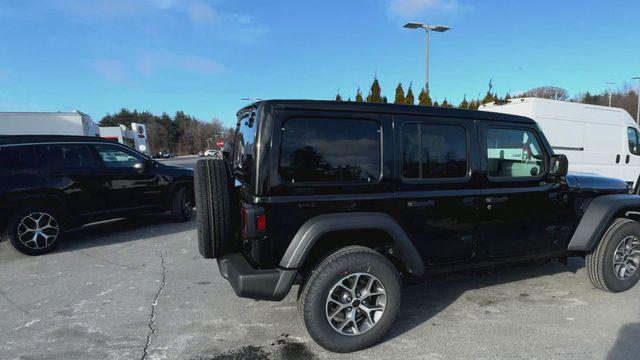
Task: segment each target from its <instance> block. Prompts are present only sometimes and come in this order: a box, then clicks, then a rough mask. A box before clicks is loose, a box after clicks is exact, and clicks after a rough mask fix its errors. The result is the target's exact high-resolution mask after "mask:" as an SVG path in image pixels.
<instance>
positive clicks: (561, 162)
mask: <svg viewBox="0 0 640 360" xmlns="http://www.w3.org/2000/svg"><path fill="white" fill-rule="evenodd" d="M567 172H569V160H568V159H567V156H566V155H564V154H557V155H553V156H552V157H551V161H550V164H549V174H551V175H554V176H560V177H562V176H567Z"/></svg>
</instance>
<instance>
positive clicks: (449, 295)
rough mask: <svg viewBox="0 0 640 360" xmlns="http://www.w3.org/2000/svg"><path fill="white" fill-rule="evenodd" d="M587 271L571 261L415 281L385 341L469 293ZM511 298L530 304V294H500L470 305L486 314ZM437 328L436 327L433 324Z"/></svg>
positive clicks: (407, 287) (579, 262)
mask: <svg viewBox="0 0 640 360" xmlns="http://www.w3.org/2000/svg"><path fill="white" fill-rule="evenodd" d="M582 267H584V260H582V259H579V258H572V259H570V261H569V263H568V265H564V264H561V263H559V262H557V261H551V262H550V263H547V264H544V265H539V264H537V265H532V264H531V263H529V264H520V265H514V266H510V267H501V268H497V269H487V270H482V271H474V272H469V271H467V272H460V273H454V274H449V275H438V276H435V277H433V278H431V279H426V280H423V281H413V282H410V283H408V284H407V285H405V287H404V289H403V294H402V308H401V310H400V315H399V316H398V321H397V322H396V324H395V326H394V327H393V328H392V330H391V332H390V334H389V335H388V336H387V338H386V339H385V340H383V342H384V341H386V340H390V339H393V338H395V337H397V336H400V335H402V334H404V333H406V332H408V331H411V330H412V329H414V328H416V327H418V326H420V325H421V324H423V323H424V322H426V321H428V320H430V319H431V318H432V317H434V316H435V315H437V314H438V313H440V312H441V311H444V310H445V309H446V308H447V307H448V306H449V305H451V304H452V303H453V302H455V301H456V300H458V299H459V298H460V297H461V296H464V294H465V292H467V291H469V290H475V289H481V288H485V287H490V286H496V285H501V284H506V283H511V282H518V281H522V280H530V279H535V278H537V277H542V276H548V275H554V274H558V273H563V272H572V273H575V272H576V271H578V269H580V268H582ZM509 296H511V297H512V298H515V299H517V300H521V301H530V300H529V299H528V298H529V294H525V293H522V294H501V296H495V297H494V296H492V297H481V298H477V299H476V298H472V299H470V300H471V301H473V302H475V303H477V304H478V306H480V307H486V308H487V310H486V311H489V310H488V309H489V308H490V307H491V306H492V305H496V304H498V303H499V302H502V301H509V300H510V299H509V298H508V297H509ZM433 325H434V326H437V324H433Z"/></svg>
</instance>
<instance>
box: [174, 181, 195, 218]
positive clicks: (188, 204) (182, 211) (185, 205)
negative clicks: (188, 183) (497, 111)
mask: <svg viewBox="0 0 640 360" xmlns="http://www.w3.org/2000/svg"><path fill="white" fill-rule="evenodd" d="M192 214H193V200H192V199H191V194H190V192H189V189H187V188H185V187H182V188H179V189H178V190H177V191H176V192H175V194H173V198H172V199H171V217H172V218H173V220H174V221H177V222H185V221H189V220H191V216H192Z"/></svg>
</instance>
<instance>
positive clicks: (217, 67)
mask: <svg viewBox="0 0 640 360" xmlns="http://www.w3.org/2000/svg"><path fill="white" fill-rule="evenodd" d="M181 63H182V66H183V67H184V68H185V69H187V70H191V71H194V72H198V73H201V74H213V73H218V72H220V71H222V70H223V69H224V66H222V65H221V64H220V63H218V62H216V61H214V60H211V59H209V58H205V57H201V56H196V55H190V56H186V57H184V58H183V59H182V61H181Z"/></svg>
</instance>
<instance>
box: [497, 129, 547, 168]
mask: <svg viewBox="0 0 640 360" xmlns="http://www.w3.org/2000/svg"><path fill="white" fill-rule="evenodd" d="M541 149H542V147H541V146H540V144H539V143H538V140H537V139H536V137H535V135H534V134H533V133H532V132H531V131H529V130H524V129H501V128H489V129H487V172H488V174H489V176H490V177H494V178H500V177H537V176H540V175H541V174H542V173H543V172H544V170H545V169H544V166H545V157H544V153H543V152H542V150H541Z"/></svg>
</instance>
